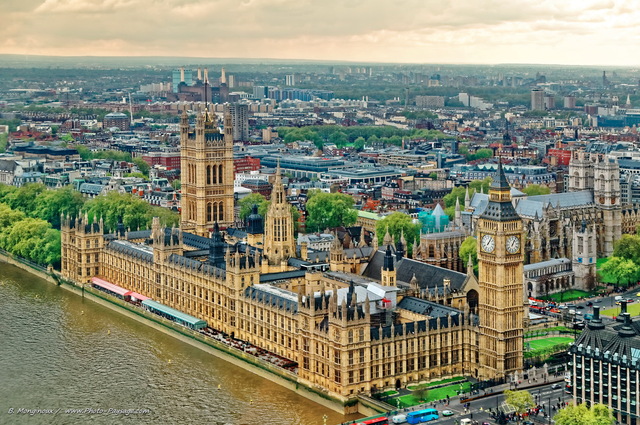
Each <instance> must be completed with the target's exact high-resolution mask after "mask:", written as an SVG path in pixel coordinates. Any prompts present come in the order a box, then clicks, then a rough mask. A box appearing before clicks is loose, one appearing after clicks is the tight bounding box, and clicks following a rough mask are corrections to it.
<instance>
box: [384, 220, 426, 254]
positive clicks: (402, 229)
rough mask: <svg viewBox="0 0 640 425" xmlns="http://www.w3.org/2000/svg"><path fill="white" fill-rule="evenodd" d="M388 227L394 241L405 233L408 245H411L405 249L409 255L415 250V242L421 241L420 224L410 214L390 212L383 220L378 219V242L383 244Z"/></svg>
mask: <svg viewBox="0 0 640 425" xmlns="http://www.w3.org/2000/svg"><path fill="white" fill-rule="evenodd" d="M387 229H388V230H389V234H390V235H391V236H392V237H393V240H394V241H398V240H399V239H400V237H401V235H402V234H403V233H404V238H405V239H406V241H407V245H409V246H408V247H405V249H406V250H407V252H408V253H409V255H411V254H412V252H413V243H414V242H416V241H417V242H419V238H420V224H418V223H414V222H413V219H412V218H411V217H410V216H408V215H407V214H403V213H401V212H394V213H393V214H389V215H388V216H386V217H385V218H383V219H382V220H378V223H377V224H376V234H377V236H378V244H380V245H382V244H383V242H384V236H385V235H386V233H387Z"/></svg>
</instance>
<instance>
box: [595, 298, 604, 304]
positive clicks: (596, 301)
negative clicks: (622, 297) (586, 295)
mask: <svg viewBox="0 0 640 425" xmlns="http://www.w3.org/2000/svg"><path fill="white" fill-rule="evenodd" d="M601 302H602V300H601V299H600V298H596V299H595V300H593V303H594V304H597V303H601Z"/></svg>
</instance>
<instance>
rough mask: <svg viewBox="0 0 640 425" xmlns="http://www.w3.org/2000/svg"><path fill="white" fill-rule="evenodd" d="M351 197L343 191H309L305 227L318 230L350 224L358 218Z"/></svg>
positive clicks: (311, 230)
mask: <svg viewBox="0 0 640 425" xmlns="http://www.w3.org/2000/svg"><path fill="white" fill-rule="evenodd" d="M353 204H354V201H353V197H351V196H350V195H346V194H344V193H324V192H311V193H310V194H309V199H308V200H307V205H306V209H307V221H306V227H307V230H308V231H310V232H319V231H323V230H324V229H327V228H329V229H331V228H334V227H340V226H345V227H348V226H352V225H353V224H354V223H355V222H356V220H357V219H358V211H356V210H355V209H354V208H353Z"/></svg>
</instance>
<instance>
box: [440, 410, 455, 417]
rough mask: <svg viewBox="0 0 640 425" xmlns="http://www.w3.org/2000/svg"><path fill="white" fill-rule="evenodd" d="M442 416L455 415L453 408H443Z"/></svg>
mask: <svg viewBox="0 0 640 425" xmlns="http://www.w3.org/2000/svg"><path fill="white" fill-rule="evenodd" d="M442 416H453V412H452V411H451V410H443V411H442Z"/></svg>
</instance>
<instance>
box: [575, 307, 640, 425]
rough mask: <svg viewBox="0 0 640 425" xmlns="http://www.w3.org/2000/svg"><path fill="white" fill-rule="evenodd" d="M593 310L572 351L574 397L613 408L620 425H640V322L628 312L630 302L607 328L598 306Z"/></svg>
mask: <svg viewBox="0 0 640 425" xmlns="http://www.w3.org/2000/svg"><path fill="white" fill-rule="evenodd" d="M593 309H594V314H593V319H592V320H591V321H590V322H589V324H588V325H587V326H586V328H585V330H584V331H583V332H582V334H581V335H580V336H579V337H578V339H576V341H575V343H573V344H572V345H571V347H570V348H569V354H570V355H571V362H570V367H571V379H572V382H571V385H572V391H573V397H574V399H575V400H576V401H577V402H578V403H589V404H591V405H593V404H595V403H601V404H604V405H606V406H609V407H610V408H611V409H612V410H613V414H614V417H615V418H616V421H617V422H618V423H621V424H629V425H637V424H638V423H639V421H638V416H639V415H640V403H638V394H639V393H640V322H639V321H638V320H632V319H631V315H630V314H629V313H627V312H626V302H623V303H622V307H621V309H622V311H623V312H622V313H621V314H619V315H618V316H617V320H616V321H615V322H613V323H612V324H606V325H605V323H604V322H603V320H602V319H601V318H600V311H599V309H600V308H599V307H598V306H594V307H593Z"/></svg>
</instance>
